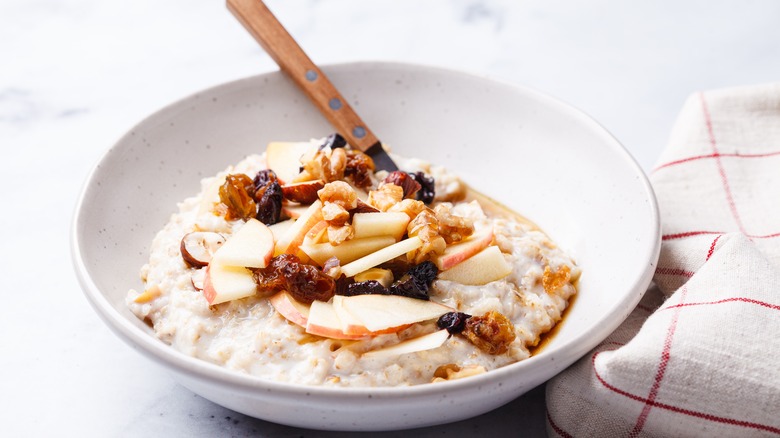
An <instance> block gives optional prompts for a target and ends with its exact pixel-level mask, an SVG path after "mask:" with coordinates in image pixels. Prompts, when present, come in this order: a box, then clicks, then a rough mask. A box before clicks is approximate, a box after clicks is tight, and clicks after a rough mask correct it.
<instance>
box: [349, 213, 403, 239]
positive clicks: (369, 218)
mask: <svg viewBox="0 0 780 438" xmlns="http://www.w3.org/2000/svg"><path fill="white" fill-rule="evenodd" d="M408 224H409V215H408V214H406V213H402V212H392V213H384V212H383V213H355V214H354V215H353V216H352V227H353V228H354V229H355V237H354V238H355V239H359V238H361V237H373V236H393V238H395V240H396V242H397V241H399V240H401V238H402V237H404V234H406V226H407V225H408Z"/></svg>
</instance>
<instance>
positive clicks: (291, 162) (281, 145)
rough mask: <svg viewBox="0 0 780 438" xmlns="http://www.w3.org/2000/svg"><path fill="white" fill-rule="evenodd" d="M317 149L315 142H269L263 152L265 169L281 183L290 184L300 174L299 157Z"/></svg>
mask: <svg viewBox="0 0 780 438" xmlns="http://www.w3.org/2000/svg"><path fill="white" fill-rule="evenodd" d="M317 147H318V145H317V143H315V142H281V141H278V142H271V143H269V144H268V147H267V148H266V150H265V162H266V167H268V168H269V169H271V170H273V171H274V172H275V173H276V176H277V177H278V178H279V179H280V180H282V182H283V183H288V182H292V181H293V179H294V178H295V177H296V176H297V175H298V174H299V173H300V168H301V156H303V155H304V154H306V153H307V152H310V151H311V150H312V149H314V150H316V149H317Z"/></svg>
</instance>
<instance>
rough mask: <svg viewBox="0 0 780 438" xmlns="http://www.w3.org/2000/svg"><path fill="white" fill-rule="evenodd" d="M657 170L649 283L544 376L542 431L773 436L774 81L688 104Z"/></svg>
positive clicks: (778, 160) (778, 168)
mask: <svg viewBox="0 0 780 438" xmlns="http://www.w3.org/2000/svg"><path fill="white" fill-rule="evenodd" d="M659 163H660V164H659V165H658V166H657V167H656V168H655V169H654V170H653V171H652V173H651V175H650V179H651V181H652V184H653V187H654V188H655V192H656V195H657V197H658V203H659V207H660V211H661V218H662V230H663V240H662V247H661V257H660V260H659V262H658V269H657V270H656V272H655V276H654V284H655V287H653V288H651V289H650V290H649V291H648V292H647V293H646V294H645V296H644V297H643V299H642V301H641V303H640V304H639V306H638V307H637V308H636V309H635V310H634V311H633V313H632V314H631V315H630V316H629V318H628V319H627V320H626V321H625V322H624V323H623V324H622V325H621V326H620V327H619V328H618V329H617V330H616V331H615V332H614V333H612V335H610V336H609V337H608V338H607V339H606V340H605V341H604V342H602V343H601V344H600V345H599V346H598V347H597V348H595V349H594V350H593V351H591V352H590V353H589V354H588V355H586V356H585V357H583V358H582V359H580V360H579V361H578V362H577V363H575V364H574V365H572V366H571V367H570V368H569V369H567V370H566V371H564V372H563V373H561V374H560V375H558V376H556V377H555V378H554V379H553V380H551V381H550V382H548V384H547V432H548V435H549V436H551V437H555V436H561V437H591V436H597V437H634V436H669V437H684V436H695V437H703V436H706V437H714V436H723V437H735V436H780V83H778V84H768V85H760V86H750V87H740V88H731V89H725V90H717V91H708V92H704V93H698V94H695V95H693V96H691V97H690V98H689V99H688V100H687V102H686V103H685V105H684V106H683V109H682V111H681V113H680V115H679V117H678V120H677V123H676V125H675V128H674V130H673V132H672V135H671V139H670V143H669V145H668V147H667V149H666V150H665V152H664V153H663V155H662V157H661V159H660V161H659ZM627 250H630V248H627ZM616 268H619V267H616Z"/></svg>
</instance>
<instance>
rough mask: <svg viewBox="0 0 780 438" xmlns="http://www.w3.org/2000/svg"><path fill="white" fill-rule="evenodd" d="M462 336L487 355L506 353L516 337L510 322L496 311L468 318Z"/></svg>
mask: <svg viewBox="0 0 780 438" xmlns="http://www.w3.org/2000/svg"><path fill="white" fill-rule="evenodd" d="M463 334H464V335H465V336H466V338H467V339H468V340H469V341H471V343H472V344H474V345H476V346H477V348H479V349H480V350H482V351H484V352H485V353H488V354H504V353H506V352H507V350H508V349H509V345H510V344H511V343H512V342H514V340H515V336H516V335H515V327H514V325H512V321H510V320H509V319H508V318H507V317H506V316H504V315H502V314H501V313H499V312H496V311H490V312H488V313H486V314H484V315H482V316H472V317H471V318H469V319H468V321H466V329H465V330H464V331H463Z"/></svg>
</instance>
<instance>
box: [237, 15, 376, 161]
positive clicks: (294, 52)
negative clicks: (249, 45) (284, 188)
mask: <svg viewBox="0 0 780 438" xmlns="http://www.w3.org/2000/svg"><path fill="white" fill-rule="evenodd" d="M227 6H228V9H229V10H230V12H232V13H233V15H235V16H236V18H237V19H238V21H240V22H241V24H242V25H243V26H244V27H245V28H246V29H247V30H248V31H249V33H251V34H252V36H253V37H254V38H255V39H256V40H257V42H259V43H260V45H261V46H263V49H265V51H266V52H268V54H269V55H271V58H273V59H274V61H276V63H277V64H279V67H280V68H281V69H282V71H283V72H285V73H286V74H287V75H288V76H289V77H290V78H291V79H292V80H293V81H294V82H295V83H296V85H298V87H299V88H301V89H302V90H303V91H304V92H305V93H306V95H308V96H309V98H310V99H311V100H312V101H313V102H314V104H315V105H317V107H318V108H319V110H320V112H321V113H322V114H323V115H325V117H326V118H327V119H328V121H329V122H330V123H331V124H332V125H333V126H334V127H335V128H336V131H338V132H339V134H341V135H343V136H344V138H345V139H346V140H347V143H349V144H351V145H352V146H355V147H357V148H358V149H360V150H361V151H364V152H365V151H367V150H368V149H369V148H371V147H372V146H374V145H377V144H378V142H379V140H377V138H376V136H375V135H374V134H373V133H372V132H371V131H370V130H369V129H368V127H367V126H366V124H365V123H363V121H362V120H360V117H358V115H357V114H356V113H355V111H353V110H352V107H350V106H349V104H348V103H347V101H346V100H345V99H344V98H343V97H342V96H341V93H339V92H338V90H336V87H334V86H333V84H332V83H331V82H330V81H329V80H328V78H327V77H326V76H325V75H324V74H323V73H322V71H320V69H319V68H317V66H316V65H314V63H313V62H312V61H311V59H309V57H308V56H306V53H304V51H303V49H301V47H300V46H299V45H298V43H296V42H295V40H294V39H293V37H292V36H290V34H289V33H288V32H287V30H286V29H285V28H284V27H283V26H282V24H281V23H279V21H278V20H277V19H276V17H274V15H273V14H272V13H271V11H270V10H269V9H268V7H266V5H265V4H264V3H263V2H262V1H261V0H227Z"/></svg>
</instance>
